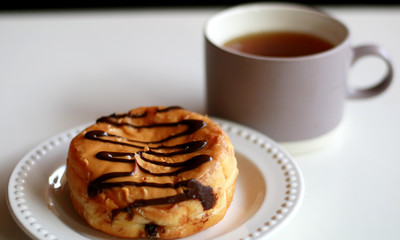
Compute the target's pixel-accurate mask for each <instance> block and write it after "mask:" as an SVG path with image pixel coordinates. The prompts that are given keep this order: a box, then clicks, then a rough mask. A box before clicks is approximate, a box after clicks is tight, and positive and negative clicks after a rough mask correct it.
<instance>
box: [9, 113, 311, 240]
mask: <svg viewBox="0 0 400 240" xmlns="http://www.w3.org/2000/svg"><path fill="white" fill-rule="evenodd" d="M213 119H214V120H215V121H216V122H218V123H219V124H220V125H221V127H222V128H223V129H224V130H225V131H226V132H227V134H228V135H229V137H230V139H231V140H232V143H233V145H234V147H235V150H236V156H237V160H238V165H239V171H240V172H239V177H238V180H237V185H236V192H235V195H234V199H233V201H232V204H231V207H230V208H229V210H228V213H227V215H226V216H225V218H224V219H223V220H222V221H221V222H219V223H218V224H217V225H215V226H213V227H211V228H209V229H207V230H205V231H203V232H201V233H198V234H195V235H193V236H191V237H188V238H186V239H188V240H206V239H219V240H235V239H241V240H252V239H264V238H265V237H266V236H269V235H270V234H271V233H272V232H275V231H276V230H277V229H278V228H280V227H281V226H282V225H283V224H284V223H286V222H288V220H290V219H291V217H293V215H294V214H295V212H296V211H297V209H298V208H299V207H300V205H301V201H302V198H303V193H304V185H303V178H302V174H301V172H300V169H299V168H298V166H297V164H296V162H295V161H294V160H293V159H292V157H291V156H290V155H289V154H288V153H286V152H285V151H284V150H282V149H281V148H280V147H279V146H278V145H277V144H276V143H275V142H274V141H272V140H271V139H270V138H268V137H266V136H265V135H262V134H260V133H258V132H256V131H254V130H252V129H249V128H247V127H244V126H241V125H238V124H236V123H232V122H228V121H225V120H221V119H216V118H213ZM86 126H87V125H82V126H79V127H76V128H73V129H71V130H69V131H66V132H63V133H61V134H59V135H57V136H55V137H53V138H51V139H49V140H47V141H45V142H44V143H42V144H40V145H39V146H38V147H36V148H35V149H33V150H32V151H31V152H29V153H28V154H27V155H26V156H25V157H24V158H23V159H21V161H20V162H19V163H18V164H17V166H16V167H15V169H14V171H13V172H12V174H11V177H10V181H9V184H8V204H9V208H10V211H11V213H12V215H13V217H14V218H15V220H16V221H17V223H18V224H19V225H20V227H21V228H22V229H23V230H24V231H25V232H26V233H27V234H28V235H29V236H30V237H32V238H33V239H45V240H54V239H60V240H61V239H68V240H70V239H74V240H81V239H113V238H110V236H108V235H105V234H103V233H101V232H98V231H96V230H94V229H92V228H91V227H89V226H88V225H87V224H86V223H85V222H84V221H83V220H82V219H81V218H80V217H79V216H78V215H77V214H76V213H75V211H74V210H73V208H72V205H71V203H70V201H69V197H68V189H67V187H66V184H65V178H63V176H64V169H65V166H64V164H65V161H66V158H67V153H68V146H69V142H70V140H71V139H72V138H73V137H74V136H75V135H76V134H78V133H79V132H80V131H82V130H83V129H84V128H85V127H86ZM114 239H117V238H114Z"/></svg>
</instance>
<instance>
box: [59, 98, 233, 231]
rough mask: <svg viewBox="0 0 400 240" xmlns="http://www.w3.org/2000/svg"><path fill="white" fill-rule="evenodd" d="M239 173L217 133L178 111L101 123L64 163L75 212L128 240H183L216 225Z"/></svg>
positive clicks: (79, 139) (76, 141)
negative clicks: (178, 239)
mask: <svg viewBox="0 0 400 240" xmlns="http://www.w3.org/2000/svg"><path fill="white" fill-rule="evenodd" d="M238 172H239V171H238V168H237V162H236V158H235V153H234V148H233V145H232V143H231V141H230V139H229V138H228V136H227V135H226V133H225V132H224V131H223V130H222V129H221V127H220V126H219V125H218V124H217V123H215V122H214V121H212V120H211V119H210V118H209V117H207V116H205V115H201V114H198V113H195V112H191V111H188V110H185V109H183V108H181V107H176V106H173V107H162V106H150V107H139V108H136V109H132V110H130V111H128V112H127V113H120V114H111V115H109V116H104V117H100V118H99V119H97V121H96V122H95V123H94V124H93V125H91V126H89V127H87V128H86V129H85V130H83V131H82V132H81V133H79V134H78V135H77V136H75V137H74V138H73V139H72V141H71V143H70V146H69V150H68V158H67V163H66V177H67V183H68V188H69V191H70V198H71V202H72V204H73V206H74V209H75V210H76V212H77V213H78V214H79V215H80V216H81V217H82V218H83V219H84V220H85V221H86V222H87V223H88V225H90V226H91V227H93V228H95V229H97V230H99V231H101V232H104V233H106V234H109V235H112V236H115V237H121V238H131V239H139V238H141V239H176V238H182V237H186V236H190V235H192V234H195V233H198V232H200V231H203V230H205V229H207V228H209V227H211V226H213V225H215V224H217V223H218V222H219V221H221V220H222V219H223V218H224V216H225V214H226V212H227V210H228V208H229V206H230V204H231V202H232V198H233V194H234V191H235V184H236V178H237V176H238Z"/></svg>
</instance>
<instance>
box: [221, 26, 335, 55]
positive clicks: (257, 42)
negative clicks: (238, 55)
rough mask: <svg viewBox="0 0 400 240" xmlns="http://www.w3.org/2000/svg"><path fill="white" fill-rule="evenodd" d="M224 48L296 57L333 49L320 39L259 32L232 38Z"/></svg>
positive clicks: (295, 34) (286, 33) (297, 34)
mask: <svg viewBox="0 0 400 240" xmlns="http://www.w3.org/2000/svg"><path fill="white" fill-rule="evenodd" d="M224 46H225V47H228V48H231V49H234V50H237V51H240V52H244V53H249V54H254V55H260V56H269V57H298V56H305V55H311V54H316V53H320V52H323V51H326V50H329V49H331V48H333V47H334V45H333V44H331V43H330V42H328V41H326V40H325V39H322V38H320V37H317V36H314V35H311V34H306V33H298V32H261V33H255V34H248V35H244V36H240V37H238V38H234V39H232V40H230V41H228V42H226V43H225V44H224Z"/></svg>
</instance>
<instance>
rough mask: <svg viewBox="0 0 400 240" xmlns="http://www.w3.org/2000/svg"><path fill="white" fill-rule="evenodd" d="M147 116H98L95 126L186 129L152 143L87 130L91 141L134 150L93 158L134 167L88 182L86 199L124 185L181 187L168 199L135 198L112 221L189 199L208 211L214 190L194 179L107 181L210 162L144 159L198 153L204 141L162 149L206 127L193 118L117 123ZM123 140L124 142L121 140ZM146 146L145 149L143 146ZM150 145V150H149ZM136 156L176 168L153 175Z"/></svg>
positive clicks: (201, 159)
mask: <svg viewBox="0 0 400 240" xmlns="http://www.w3.org/2000/svg"><path fill="white" fill-rule="evenodd" d="M175 109H180V107H168V108H164V109H158V110H157V112H158V113H164V112H168V111H173V110H175ZM146 116H147V113H146V112H145V113H143V114H138V115H130V114H118V115H116V114H112V115H110V116H107V117H101V118H99V119H98V120H97V123H100V122H103V123H108V124H111V125H113V126H116V127H122V126H127V127H131V128H148V129H149V128H158V127H171V128H173V127H177V126H180V125H184V126H186V128H185V130H184V131H182V132H179V133H175V134H171V135H169V136H167V137H164V138H163V139H159V140H154V141H139V140H136V139H127V138H125V137H122V136H118V135H113V134H108V133H107V132H105V131H101V130H93V131H89V132H87V133H86V134H85V138H87V139H90V140H93V141H100V142H106V143H111V144H119V145H124V146H128V147H132V148H133V149H137V150H136V151H133V152H107V151H100V152H98V153H97V154H96V158H97V159H99V160H102V161H109V162H119V163H126V164H134V165H135V170H134V171H133V172H110V173H106V174H103V175H101V176H100V177H98V178H96V179H95V180H93V181H91V182H90V183H89V186H88V188H87V192H88V195H89V197H95V196H96V195H98V194H100V193H101V192H102V191H103V190H105V189H110V188H121V187H124V186H135V187H146V186H149V187H155V188H174V189H177V188H182V189H183V191H182V192H181V193H179V194H176V195H172V196H167V197H160V198H153V199H137V200H135V201H134V202H132V203H130V204H129V205H127V206H125V207H122V208H117V209H114V210H113V211H112V216H111V220H113V219H114V218H115V216H116V215H118V214H119V213H121V212H126V213H128V215H129V217H130V218H133V209H134V208H139V207H145V206H154V205H162V204H174V203H179V202H183V201H187V200H191V199H197V200H199V201H200V202H201V204H202V206H203V209H204V210H208V209H211V208H213V207H214V205H215V202H216V199H215V196H214V193H213V189H212V188H211V187H210V186H203V185H202V184H201V183H200V182H198V181H197V180H196V179H188V180H184V181H179V182H176V183H156V182H134V181H121V182H109V180H110V179H113V178H119V177H127V176H132V175H133V174H134V173H135V171H136V170H137V169H139V170H140V171H142V172H145V173H147V174H150V175H153V176H176V175H178V174H180V173H182V172H186V171H191V170H194V169H196V168H197V167H199V166H200V165H202V164H204V163H206V162H208V161H212V160H213V159H212V157H211V156H209V155H205V154H199V155H196V156H194V157H192V158H189V159H187V160H186V161H183V162H176V163H166V162H162V161H156V160H151V159H149V158H147V157H146V155H151V156H156V157H173V156H177V155H184V154H188V153H194V152H197V151H200V150H201V149H202V148H203V147H205V146H206V145H207V142H206V141H202V140H200V141H192V142H186V143H182V144H179V145H174V146H165V145H163V143H165V142H166V141H168V140H171V139H174V138H178V137H181V136H187V135H190V134H192V133H194V132H196V131H198V130H199V129H201V128H204V127H205V126H206V123H205V122H204V121H201V120H195V119H185V120H182V121H179V122H173V123H155V124H150V125H145V126H136V125H132V124H129V123H124V122H118V121H117V120H118V119H119V118H125V117H129V118H144V117H146ZM121 140H123V141H121ZM144 146H146V147H144ZM149 146H150V147H149ZM163 149H166V150H168V152H160V151H161V150H163ZM135 157H139V158H140V159H141V160H143V161H145V162H147V163H150V164H154V165H161V166H168V167H172V168H176V170H175V171H172V172H161V173H153V172H151V171H150V170H148V169H146V168H144V167H143V166H141V165H140V164H139V162H138V161H136V160H135ZM157 227H160V226H156V225H154V224H148V225H146V227H145V231H146V232H147V235H148V236H150V237H151V236H153V235H154V232H155V231H156V229H157Z"/></svg>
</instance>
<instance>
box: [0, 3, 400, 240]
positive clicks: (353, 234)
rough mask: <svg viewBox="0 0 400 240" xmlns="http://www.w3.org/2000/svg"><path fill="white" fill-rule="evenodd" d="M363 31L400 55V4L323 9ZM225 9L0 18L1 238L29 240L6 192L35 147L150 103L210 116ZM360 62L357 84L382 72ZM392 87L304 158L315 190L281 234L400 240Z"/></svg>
mask: <svg viewBox="0 0 400 240" xmlns="http://www.w3.org/2000/svg"><path fill="white" fill-rule="evenodd" d="M323 8H324V9H325V10H326V11H328V12H330V13H331V14H333V15H334V16H336V17H337V18H339V19H340V20H342V21H343V22H344V23H346V24H347V25H348V27H349V29H350V30H351V32H352V38H353V43H354V45H359V44H364V43H374V44H379V45H382V46H384V47H385V48H386V49H387V50H388V51H389V52H390V54H391V56H392V58H393V61H394V66H395V71H396V73H399V72H400V68H399V65H398V64H397V61H398V58H399V57H400V47H399V43H400V27H399V26H400V7H385V8H372V7H362V8H360V7H358V8H356V7H347V8H340V7H329V6H328V7H327V6H325V7H323ZM219 10H221V9H219V8H212V9H204V8H202V9H180V10H174V9H168V10H162V9H160V10H125V11H108V12H107V11H90V12H53V13H51V12H47V13H19V14H16V13H14V14H12V13H1V14H0V83H1V85H0V136H1V137H0V146H1V147H0V149H1V154H0V163H1V167H0V194H1V198H0V239H19V240H23V239H28V237H27V235H25V234H24V233H23V232H22V230H20V228H19V227H18V225H17V224H16V223H15V222H14V220H13V219H12V217H11V215H10V213H9V211H8V209H7V204H6V197H5V192H6V189H7V183H8V179H9V176H10V174H11V171H12V170H13V168H14V166H15V165H16V164H17V162H18V161H19V160H20V159H21V158H22V157H23V155H25V154H26V153H27V152H28V151H29V150H30V149H32V148H33V147H35V146H37V145H38V144H40V143H41V142H42V141H44V140H46V139H48V138H50V137H52V136H54V135H56V134H58V133H60V132H62V131H64V130H66V129H69V128H71V127H74V126H77V125H80V124H82V123H86V122H89V121H92V120H94V119H96V118H98V117H99V116H103V115H108V114H111V113H113V112H125V111H127V110H129V109H131V108H134V107H137V106H141V105H181V106H183V107H185V108H187V109H190V110H193V111H197V112H201V113H205V111H206V110H205V84H204V64H203V38H202V27H203V24H204V23H205V21H206V19H207V18H209V17H210V16H211V15H213V14H214V13H216V12H217V11H219ZM384 71H385V69H384V67H383V65H382V64H381V63H380V62H379V61H376V60H374V59H365V60H364V61H363V62H360V64H357V65H356V66H355V67H354V69H353V71H352V72H351V74H350V78H351V79H352V82H353V84H358V85H365V84H370V83H371V82H373V81H374V79H376V78H377V77H379V76H380V75H382V72H384ZM397 76H398V75H397V74H396V75H395V79H394V81H393V84H392V85H391V86H390V89H389V90H388V91H386V92H385V93H384V94H382V95H380V96H378V97H375V98H372V99H368V100H359V101H348V103H347V105H346V111H345V115H344V119H343V122H342V124H341V126H340V129H339V130H340V136H339V138H338V139H337V140H336V141H335V142H333V143H332V144H330V145H329V146H326V147H324V148H322V149H319V150H317V151H313V152H310V153H306V154H301V155H297V156H294V157H295V159H296V161H297V162H298V164H299V166H300V168H301V169H302V172H303V174H304V179H305V186H306V192H305V197H304V201H303V205H302V206H301V208H300V210H299V211H298V214H297V215H296V216H295V218H294V219H293V220H292V221H291V222H290V223H288V225H286V226H285V227H284V228H282V229H280V231H279V232H277V233H275V234H274V235H273V236H271V238H270V239H274V240H281V239H285V240H289V239H296V240H299V239H318V240H320V239H324V240H326V239H341V240H343V239H364V240H366V239H371V240H372V239H374V240H375V239H386V240H387V239H400V228H399V225H400V206H399V203H400V190H399V184H400V159H399V158H400V126H399V125H400V107H399V103H400V82H399V79H398V77H397Z"/></svg>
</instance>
